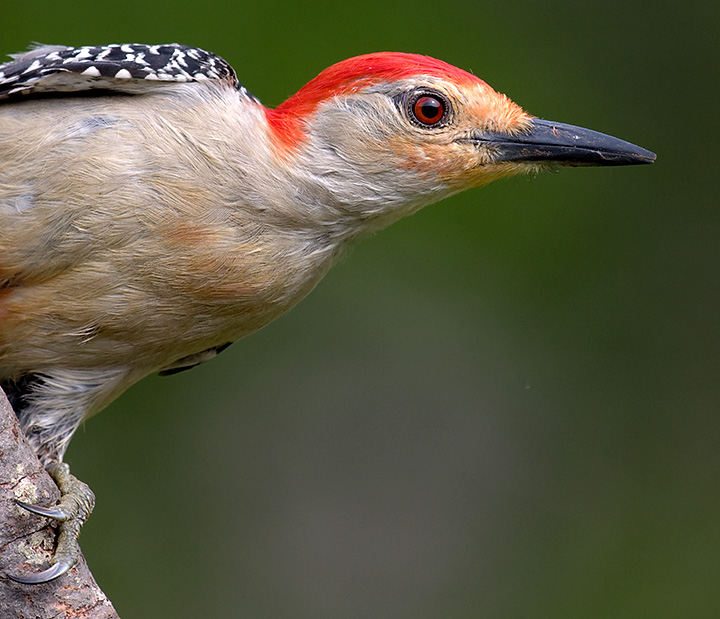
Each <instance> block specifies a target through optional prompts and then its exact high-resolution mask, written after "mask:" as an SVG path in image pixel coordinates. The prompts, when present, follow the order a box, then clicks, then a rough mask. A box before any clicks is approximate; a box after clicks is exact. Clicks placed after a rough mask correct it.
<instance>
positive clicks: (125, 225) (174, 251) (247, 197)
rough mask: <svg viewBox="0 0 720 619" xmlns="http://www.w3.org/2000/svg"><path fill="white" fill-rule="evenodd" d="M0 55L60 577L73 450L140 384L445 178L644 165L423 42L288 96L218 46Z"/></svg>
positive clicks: (1, 217)
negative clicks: (100, 415) (282, 97)
mask: <svg viewBox="0 0 720 619" xmlns="http://www.w3.org/2000/svg"><path fill="white" fill-rule="evenodd" d="M12 58H13V60H11V61H10V62H8V63H6V64H4V65H0V385H1V386H2V388H3V389H4V390H5V392H6V393H7V395H8V396H9V398H10V401H11V403H12V405H13V407H14V409H15V411H16V413H17V415H18V418H19V420H20V423H21V426H22V428H23V430H24V432H25V434H26V436H27V438H28V440H29V441H30V443H31V445H32V446H33V447H34V449H35V451H36V453H37V455H38V457H39V458H40V460H41V462H42V463H43V465H45V466H46V467H47V469H48V470H49V471H50V472H51V474H52V475H53V477H54V478H55V480H56V481H57V483H58V486H59V487H60V490H61V493H62V499H61V501H60V504H59V505H57V506H54V507H48V508H45V507H40V506H37V505H29V504H27V503H24V502H20V501H18V503H19V504H20V505H21V506H22V507H24V508H25V509H27V510H29V511H32V512H34V513H37V514H40V515H44V516H48V517H50V518H53V519H56V520H58V521H59V522H60V525H59V536H58V540H59V541H58V545H57V549H56V552H55V554H54V557H53V559H52V561H51V564H50V567H49V568H48V569H46V570H44V571H42V572H39V573H36V574H23V575H22V576H20V575H14V576H13V578H14V579H15V580H17V581H19V582H22V583H28V584H32V583H39V582H46V581H48V580H51V579H53V578H57V577H58V576H60V575H62V574H64V573H66V572H67V571H68V570H69V569H70V568H72V566H73V565H74V564H75V563H76V562H77V559H78V554H79V547H78V544H77V537H78V534H79V531H80V526H81V525H82V523H83V522H84V521H85V519H86V518H87V516H88V515H89V513H90V511H91V510H92V507H93V505H94V496H93V494H92V492H91V491H90V489H89V488H88V487H87V486H86V485H85V484H83V483H82V482H80V481H79V480H77V479H76V478H75V477H74V476H73V475H71V474H70V472H69V469H68V467H67V465H66V464H65V463H63V455H64V453H65V450H66V448H67V445H68V442H69V441H70V438H71V437H72V435H73V433H74V432H75V430H76V429H77V428H78V426H79V424H80V423H82V422H83V421H84V420H85V419H87V418H88V417H90V416H91V415H94V414H95V413H97V412H98V411H100V410H101V409H103V408H105V407H106V406H107V405H108V404H109V403H110V402H111V401H113V400H114V399H115V398H117V397H118V396H119V395H120V394H121V393H122V392H124V391H125V390H126V389H127V388H128V387H130V386H131V385H132V384H134V383H136V382H137V381H139V380H140V379H142V378H143V377H145V376H147V375H149V374H152V373H155V372H160V373H161V374H169V373H173V372H178V371H182V370H185V369H188V368H191V367H193V366H195V365H197V364H199V363H202V362H205V361H207V360H209V359H211V358H213V357H214V356H216V355H217V354H218V353H219V352H221V351H222V350H223V349H224V348H225V347H227V346H228V345H229V344H230V343H231V342H234V341H235V340H238V339H240V338H242V337H243V336H245V335H247V334H249V333H251V332H253V331H256V330H257V329H259V328H260V327H262V326H264V325H265V324H267V323H268V322H270V321H271V320H272V319H274V318H275V317H277V316H278V315H280V314H281V313H283V312H285V311H286V310H288V309H289V308H290V307H292V306H293V305H294V304H295V303H297V302H298V301H299V300H300V299H302V298H303V297H304V296H305V295H306V294H308V292H310V290H312V288H313V287H314V286H315V285H316V284H317V283H318V281H319V280H320V278H321V277H322V276H323V275H324V274H325V273H326V272H327V270H328V269H329V268H330V267H331V266H332V265H333V264H334V263H336V262H337V260H338V259H339V257H340V256H341V255H342V254H343V253H344V252H345V251H346V250H347V248H348V247H349V246H351V245H352V244H353V243H354V242H355V241H357V240H358V239H361V238H362V237H365V236H367V235H369V234H371V233H373V232H375V231H377V230H380V229H382V228H385V227H386V226H388V225H389V224H390V223H392V222H394V221H395V220H397V219H400V218H401V217H404V216H406V215H410V214H412V213H414V212H415V211H417V210H418V209H420V208H421V207H423V206H426V205H428V204H431V203H433V202H437V201H438V200H441V199H443V198H445V197H447V196H449V195H451V194H454V193H457V192H460V191H463V190H465V189H468V188H471V187H477V186H480V185H484V184H486V183H489V182H490V181H492V180H495V179H497V178H500V177H504V176H508V175H512V174H517V173H527V172H536V171H538V170H543V169H546V168H549V167H553V166H557V165H566V166H604V165H627V164H641V163H651V162H652V161H654V159H655V155H654V154H653V153H651V152H649V151H647V150H645V149H643V148H640V147H638V146H635V145H633V144H630V143H628V142H625V141H622V140H619V139H616V138H613V137H610V136H608V135H604V134H602V133H598V132H595V131H591V130H588V129H583V128H580V127H574V126H572V125H567V124H564V123H559V122H551V121H547V120H541V119H538V118H535V117H533V116H531V115H529V114H527V113H526V112H524V111H523V110H522V109H521V108H520V107H519V106H518V105H516V104H515V103H513V102H512V101H510V100H509V99H508V98H507V97H506V96H505V95H502V94H499V93H497V92H495V91H494V90H493V89H492V88H491V87H490V86H488V84H486V83H485V82H484V81H482V80H481V79H479V78H477V77H476V76H474V75H472V74H471V73H468V72H466V71H463V70H461V69H459V68H457V67H454V66H452V65H449V64H447V63H445V62H442V61H440V60H436V59H434V58H430V57H427V56H422V55H417V54H406V53H394V52H392V53H391V52H386V53H373V54H367V55H363V56H358V57H355V58H350V59H348V60H344V61H342V62H339V63H337V64H335V65H333V66H331V67H330V68H328V69H326V70H325V71H323V72H322V73H320V74H319V75H318V76H317V77H315V78H314V79H312V80H311V81H310V82H308V83H307V84H306V85H305V86H303V87H302V88H301V89H300V90H299V91H298V92H296V93H295V94H294V95H292V96H291V97H290V98H289V99H287V100H286V101H285V102H284V103H282V104H281V105H280V106H279V107H277V108H275V109H269V108H266V107H264V106H263V105H262V104H261V103H260V101H259V100H258V99H256V98H255V97H254V96H253V95H251V94H250V92H248V90H246V89H245V88H244V87H243V86H242V85H241V84H240V83H239V82H238V79H237V76H236V74H235V71H234V70H233V69H232V67H231V66H230V65H229V64H228V63H227V62H226V61H225V60H223V59H222V58H220V57H219V56H216V55H214V54H212V53H209V52H206V51H204V50H201V49H198V48H192V47H187V46H183V45H178V44H168V45H137V44H123V45H105V46H87V47H62V46H41V47H37V48H35V49H32V50H31V51H29V52H26V53H22V54H16V55H13V56H12Z"/></svg>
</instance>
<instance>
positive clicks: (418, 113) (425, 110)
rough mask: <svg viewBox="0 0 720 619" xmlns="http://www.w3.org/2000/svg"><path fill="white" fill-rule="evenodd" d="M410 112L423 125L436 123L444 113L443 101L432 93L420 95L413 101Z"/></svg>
mask: <svg viewBox="0 0 720 619" xmlns="http://www.w3.org/2000/svg"><path fill="white" fill-rule="evenodd" d="M412 113H413V116H415V118H416V119H417V120H418V121H419V122H421V123H422V124H423V125H428V126H430V125H436V124H437V123H439V122H440V121H441V120H442V118H443V116H444V115H445V103H444V102H443V101H442V99H439V98H438V97H434V96H432V95H422V96H421V97H418V99H417V101H415V103H413V106H412Z"/></svg>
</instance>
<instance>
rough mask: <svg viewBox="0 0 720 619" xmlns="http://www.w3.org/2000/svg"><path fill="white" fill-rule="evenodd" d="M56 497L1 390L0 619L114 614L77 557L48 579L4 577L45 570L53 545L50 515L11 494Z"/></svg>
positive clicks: (109, 617) (33, 499) (29, 498)
mask: <svg viewBox="0 0 720 619" xmlns="http://www.w3.org/2000/svg"><path fill="white" fill-rule="evenodd" d="M59 497H60V494H59V491H58V488H57V486H56V485H55V482H54V481H53V480H52V479H51V478H50V476H49V475H48V474H47V473H46V472H45V470H44V469H43V467H42V465H41V464H40V462H39V460H38V459H37V458H36V457H35V453H34V452H33V450H32V448H31V447H30V445H28V443H27V441H26V440H25V437H24V436H23V433H22V431H21V430H20V426H19V425H18V422H17V418H16V416H15V413H14V412H13V410H12V408H11V407H10V403H9V402H8V401H7V398H6V397H5V394H4V393H3V392H2V390H0V619H51V618H52V619H73V618H79V617H82V618H83V619H119V617H118V614H117V613H116V612H115V609H114V608H113V605H112V604H111V602H110V600H108V599H107V597H105V594H104V593H103V592H102V590H101V589H100V587H98V586H97V583H96V582H95V579H94V578H93V576H92V574H91V573H90V570H89V569H88V566H87V563H86V562H85V559H84V557H82V556H81V557H80V561H79V563H78V564H77V565H76V566H75V567H74V568H73V569H71V570H70V571H69V572H68V573H67V574H65V575H64V576H61V577H60V578H58V579H56V580H54V581H52V582H49V583H44V584H40V585H23V584H19V583H16V582H14V581H12V580H10V579H9V578H8V576H7V575H8V574H17V575H21V574H26V573H27V571H40V570H43V569H45V568H46V567H48V566H49V561H50V558H51V557H52V553H53V550H54V548H55V537H56V534H55V532H56V530H55V528H54V526H52V524H51V522H50V520H49V519H48V518H44V517H42V516H37V515H35V514H31V513H30V512H28V511H26V510H24V509H22V508H20V507H19V506H18V505H17V504H16V503H15V499H20V500H22V501H24V502H26V503H31V504H37V505H41V506H43V507H47V506H51V505H54V504H55V503H56V502H57V500H58V499H59Z"/></svg>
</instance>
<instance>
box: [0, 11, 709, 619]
mask: <svg viewBox="0 0 720 619" xmlns="http://www.w3.org/2000/svg"><path fill="white" fill-rule="evenodd" d="M717 7H718V5H717V3H711V2H694V3H669V2H654V3H640V2H637V3H632V2H614V1H607V2H592V3H591V2H575V1H571V0H558V1H548V2H502V1H499V0H486V1H483V2H469V1H461V0H446V1H445V2H442V3H440V2H428V1H427V0H418V1H416V2H398V1H397V0H364V1H363V2H361V3H339V2H294V1H293V2H290V1H288V0H277V1H275V2H268V3H264V4H262V3H258V2H246V1H243V0H240V1H234V2H229V1H220V0H209V1H208V2H205V3H202V4H200V3H179V2H169V1H150V2H149V1H148V0H143V1H142V2H140V1H138V0H124V1H123V2H122V3H102V2H98V1H97V0H94V1H92V2H90V1H87V0H75V1H74V2H72V3H69V4H68V3H59V2H52V3H47V2H43V1H40V0H25V1H24V2H22V3H20V2H18V3H5V5H4V6H3V8H2V15H1V16H0V51H1V52H3V53H10V52H15V51H19V50H22V49H24V48H26V46H27V45H28V44H29V43H30V42H32V41H40V42H44V43H64V44H71V45H82V44H100V43H107V42H146V43H164V42H172V41H176V42H182V43H186V44H192V45H197V46H200V47H204V48H206V49H210V50H213V51H215V52H216V53H219V54H220V55H222V56H224V57H225V58H226V59H228V60H229V61H230V62H231V63H232V64H233V65H234V66H235V68H236V69H237V72H238V74H239V76H240V79H241V81H242V82H243V84H245V85H246V86H247V87H248V89H249V90H250V91H251V92H253V93H254V94H255V95H256V96H258V97H259V98H261V99H262V100H263V102H264V103H266V104H267V105H277V104H278V103H280V102H281V101H282V100H283V99H284V98H285V97H287V96H288V95H290V94H291V93H292V92H294V90H295V89H297V88H298V87H299V86H300V85H302V84H303V83H304V82H305V81H307V80H308V79H310V78H311V77H313V76H314V75H315V74H316V73H318V72H319V71H320V70H321V69H323V68H324V67H326V66H327V65H329V64H331V63H333V62H335V61H338V60H340V59H343V58H345V57H347V56H351V55H355V54H359V53H365V52H370V51H378V50H401V51H413V52H420V53H425V54H430V55H434V56H437V57H440V58H443V59H444V60H447V61H449V62H452V63H454V64H457V65H459V66H461V67H463V68H466V69H469V70H472V71H473V72H475V73H476V74H477V75H479V76H481V77H483V78H484V79H485V80H486V81H488V82H489V83H490V84H491V85H493V86H494V87H495V88H496V89H498V90H500V91H502V92H505V93H507V94H508V95H509V96H510V97H511V98H513V99H514V100H515V101H517V102H518V103H520V104H521V105H523V106H524V107H525V108H526V109H527V110H528V111H530V112H531V113H533V114H536V115H538V116H540V117H543V118H550V119H553V120H560V121H564V122H569V123H573V124H577V125H583V126H587V127H590V128H594V129H598V130H602V131H605V132H607V133H611V134H613V135H617V136H619V137H622V138H625V139H627V140H630V141H633V142H636V143H638V144H640V145H642V146H645V147H647V148H649V149H651V150H654V151H656V152H657V153H658V161H657V163H656V164H655V165H653V166H647V167H636V168H616V169H567V170H563V171H561V172H559V173H557V174H545V175H542V176H540V177H538V178H532V179H530V178H519V179H512V180H507V181H502V182H499V183H496V184H495V185H492V186H489V187H487V188H485V189H481V190H475V191H471V192H468V193H465V194H463V195H459V196H456V197H454V198H452V199H449V200H446V201H445V202H443V203H441V204H438V205H434V206H432V207H429V208H427V209H425V210H424V211H422V212H420V213H418V214H417V215H415V216H414V217H412V218H409V219H407V220H405V221H402V222H399V223H398V224H395V225H394V226H392V227H391V228H390V229H388V230H386V231H384V232H382V233H380V234H377V235H376V236H375V237H373V238H372V239H369V240H368V241H366V242H365V243H364V244H361V245H360V246H358V247H357V248H356V249H355V251H354V252H353V253H352V254H351V255H350V257H349V258H348V259H347V260H346V261H345V262H344V263H343V264H341V265H340V266H338V267H337V268H335V270H334V271H332V272H331V273H330V274H329V275H328V277H327V278H326V279H325V280H324V281H323V282H322V283H321V284H320V285H319V286H318V288H317V289H316V290H315V292H314V293H313V294H312V295H311V296H310V297H309V298H308V299H306V300H305V301H304V302H303V303H302V304H301V305H299V306H298V307H297V308H295V309H294V310H293V311H292V312H291V313H289V314H288V315H286V316H284V317H282V318H281V319H279V320H277V321H276V322H275V323H273V324H272V325H270V326H268V327H266V328H265V329H264V330H262V331H261V332H259V333H257V334H255V335H253V336H251V337H249V338H247V339H246V340H244V341H243V342H242V343H238V344H236V345H235V346H233V347H231V348H230V349H229V350H228V351H227V352H225V353H223V355H222V356H221V357H219V358H218V359H217V360H215V361H213V362H212V363H210V364H207V365H205V366H202V367H200V368H197V369H195V370H193V371H192V372H189V373H183V374H180V375H178V376H175V377H169V378H159V377H152V378H150V379H148V380H146V381H144V382H143V383H141V384H139V385H137V386H136V387H134V388H133V389H132V390H131V391H130V392H128V393H127V394H126V395H125V396H123V397H122V398H121V399H120V400H119V401H118V402H116V403H115V404H113V405H112V406H111V407H110V409H108V410H107V411H105V412H103V413H102V414H101V415H99V416H98V417H96V418H94V419H92V420H91V421H89V422H88V423H87V424H86V427H85V428H84V429H83V430H81V431H80V432H79V433H78V435H76V438H75V439H74V441H73V443H72V446H71V448H70V450H69V453H68V461H69V462H70V463H71V465H72V467H73V469H74V472H75V473H76V474H77V475H78V476H79V477H81V478H82V479H84V480H86V481H87V482H89V483H90V484H91V486H92V487H93V488H94V489H95V492H96V493H97V497H98V505H97V508H96V510H95V514H94V515H93V517H92V518H91V520H90V521H89V522H88V524H87V526H86V527H85V529H84V532H83V535H82V538H81V541H82V545H83V548H84V551H85V554H86V557H87V559H88V561H89V563H90V565H91V567H92V569H93V571H94V573H95V575H96V577H97V579H98V581H99V583H100V585H101V586H102V587H103V588H104V590H105V591H106V592H107V594H108V596H109V597H110V598H111V599H112V600H113V602H114V603H115V605H116V608H117V609H118V612H119V613H120V615H121V616H122V617H124V618H133V619H147V618H157V617H173V618H175V619H184V618H195V617H200V616H202V617H253V618H263V619H264V618H290V617H292V618H297V619H305V618H307V619H355V618H366V617H382V618H391V619H405V618H413V619H425V618H428V619H429V618H442V619H447V618H453V619H454V618H463V619H464V618H476V617H489V618H496V617H497V618H515V617H553V618H557V617H563V618H565V617H567V618H573V619H575V618H578V617H583V618H585V617H588V618H594V617H608V618H609V617H612V618H613V619H623V618H635V617H638V618H639V617H643V618H645V617H653V618H654V619H661V618H674V617H682V618H686V617H693V618H696V619H699V618H706V617H707V618H716V617H720V466H719V465H720V453H719V451H720V449H719V447H720V440H719V439H720V421H719V420H718V408H719V406H718V402H719V401H720V380H718V379H719V376H718V371H719V370H720V364H719V363H718V351H719V349H720V330H719V328H718V307H719V304H720V291H719V287H718V285H719V284H720V210H719V208H718V207H719V204H718V189H719V186H718V185H719V183H718V172H717V161H718V134H719V132H718V123H719V121H718V100H719V97H718V95H719V94H720V93H719V92H718V83H719V81H720V80H718V79H717V66H718V38H719V36H720V27H719V26H718V24H719V23H720V21H719V15H718V8H717Z"/></svg>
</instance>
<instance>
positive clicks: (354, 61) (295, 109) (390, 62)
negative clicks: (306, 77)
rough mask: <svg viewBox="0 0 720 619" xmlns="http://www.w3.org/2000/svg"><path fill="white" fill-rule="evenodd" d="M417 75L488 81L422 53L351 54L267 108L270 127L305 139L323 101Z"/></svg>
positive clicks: (290, 138) (288, 137)
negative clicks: (308, 120)
mask: <svg viewBox="0 0 720 619" xmlns="http://www.w3.org/2000/svg"><path fill="white" fill-rule="evenodd" d="M416 75H428V76H431V77H440V78H444V79H447V80H450V81H453V82H456V83H460V84H462V83H468V82H474V83H477V82H480V83H483V84H484V82H483V81H482V80H481V79H479V78H477V77H475V76H474V75H472V74H471V73H468V72H467V71H463V70H462V69H458V68H457V67H455V66H453V65H451V64H448V63H447V62H443V61H442V60H437V59H435V58H431V57H430V56H422V55H420V54H404V53H401V52H378V53H375V54H365V55H364V56H355V57H354V58H348V59H347V60H343V61H341V62H338V63H337V64H334V65H332V66H331V67H329V68H327V69H325V70H324V71H323V72H322V73H320V75H318V76H317V77H316V78H314V79H312V80H310V81H309V82H308V83H307V84H305V86H303V87H302V88H301V89H300V90H298V91H297V92H296V93H295V94H294V95H292V96H291V97H290V98H289V99H288V100H287V101H285V102H284V103H282V104H280V105H279V106H278V107H277V108H276V109H274V110H267V111H266V113H267V118H268V122H269V123H270V127H271V128H272V129H273V130H274V131H275V134H276V135H277V136H278V137H280V139H281V140H282V142H283V143H284V144H285V145H286V146H293V145H295V144H297V143H298V142H300V141H301V140H302V139H303V126H302V125H303V121H304V119H305V118H307V117H308V116H310V115H311V114H312V113H313V112H314V111H315V109H316V108H317V107H318V105H320V103H321V102H322V101H325V100H326V99H329V98H331V97H334V96H337V95H342V94H346V93H351V92H356V91H358V90H360V89H361V88H365V87H366V86H370V85H372V84H376V83H378V82H383V81H385V82H391V81H393V80H399V79H404V78H408V77H413V76H416Z"/></svg>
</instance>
